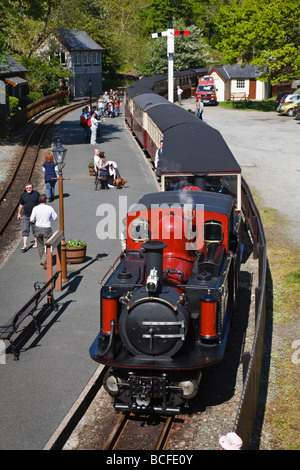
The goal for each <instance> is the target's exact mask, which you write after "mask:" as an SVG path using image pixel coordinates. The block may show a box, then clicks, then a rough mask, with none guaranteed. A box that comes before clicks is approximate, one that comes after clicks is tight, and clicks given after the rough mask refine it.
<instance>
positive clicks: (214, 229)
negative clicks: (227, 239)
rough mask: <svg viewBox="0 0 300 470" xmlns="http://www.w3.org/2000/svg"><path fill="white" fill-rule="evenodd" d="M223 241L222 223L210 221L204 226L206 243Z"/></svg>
mask: <svg viewBox="0 0 300 470" xmlns="http://www.w3.org/2000/svg"><path fill="white" fill-rule="evenodd" d="M222 241H223V230H222V224H221V222H218V221H217V220H208V221H207V222H205V224H204V242H205V243H208V242H215V243H221V242H222Z"/></svg>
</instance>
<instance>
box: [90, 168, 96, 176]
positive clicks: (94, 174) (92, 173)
mask: <svg viewBox="0 0 300 470" xmlns="http://www.w3.org/2000/svg"><path fill="white" fill-rule="evenodd" d="M89 173H90V176H96V172H95V168H94V166H89Z"/></svg>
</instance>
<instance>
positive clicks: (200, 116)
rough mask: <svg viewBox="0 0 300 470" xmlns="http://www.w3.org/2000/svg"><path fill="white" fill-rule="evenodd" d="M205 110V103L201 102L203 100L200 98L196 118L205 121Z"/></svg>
mask: <svg viewBox="0 0 300 470" xmlns="http://www.w3.org/2000/svg"><path fill="white" fill-rule="evenodd" d="M203 109H204V104H203V101H202V100H201V98H199V99H198V101H197V103H196V117H197V118H199V119H201V120H202V119H203V118H202V114H203Z"/></svg>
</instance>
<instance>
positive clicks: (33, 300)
mask: <svg viewBox="0 0 300 470" xmlns="http://www.w3.org/2000/svg"><path fill="white" fill-rule="evenodd" d="M59 274H60V271H57V272H56V273H55V274H54V275H53V276H52V277H51V279H49V280H48V281H47V282H35V283H34V289H35V292H34V294H33V295H32V296H31V297H30V298H29V300H27V302H26V303H25V305H23V307H22V308H21V309H20V310H19V311H18V312H17V313H15V314H14V315H13V316H12V317H11V318H10V319H9V320H8V321H7V322H6V323H5V325H1V326H0V339H1V340H6V339H7V340H9V342H10V346H11V350H12V352H13V354H14V359H15V361H17V360H18V359H19V352H18V351H17V350H16V348H15V346H14V343H13V341H12V336H13V335H14V334H15V333H17V331H18V328H19V326H20V324H21V323H22V322H23V321H24V320H25V319H26V318H27V317H28V316H29V315H30V316H31V317H32V319H33V322H34V326H35V330H36V332H37V333H40V327H39V325H38V322H37V320H36V317H35V315H34V312H35V310H36V309H37V307H38V305H39V303H40V302H41V301H42V300H43V299H44V298H45V297H46V296H47V303H48V304H49V305H51V306H52V307H53V308H54V310H58V307H57V305H56V303H55V300H54V298H53V289H54V288H55V282H56V279H57V277H58V276H59Z"/></svg>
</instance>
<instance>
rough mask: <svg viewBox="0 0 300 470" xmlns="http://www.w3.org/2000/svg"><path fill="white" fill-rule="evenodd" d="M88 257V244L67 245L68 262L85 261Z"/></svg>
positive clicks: (77, 262)
mask: <svg viewBox="0 0 300 470" xmlns="http://www.w3.org/2000/svg"><path fill="white" fill-rule="evenodd" d="M85 258H86V246H73V247H66V260H67V264H79V263H84V262H85Z"/></svg>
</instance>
